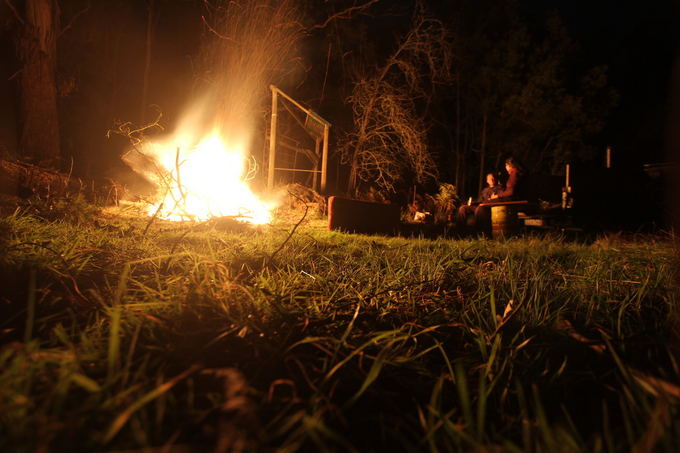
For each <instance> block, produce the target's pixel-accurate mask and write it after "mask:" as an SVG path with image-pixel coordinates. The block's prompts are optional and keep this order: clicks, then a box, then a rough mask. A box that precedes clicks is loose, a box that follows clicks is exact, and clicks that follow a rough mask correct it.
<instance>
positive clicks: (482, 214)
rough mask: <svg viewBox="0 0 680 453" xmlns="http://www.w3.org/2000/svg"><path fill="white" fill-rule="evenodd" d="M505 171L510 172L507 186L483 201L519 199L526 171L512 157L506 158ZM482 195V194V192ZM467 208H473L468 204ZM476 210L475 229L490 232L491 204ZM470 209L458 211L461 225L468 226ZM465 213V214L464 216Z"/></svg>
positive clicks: (475, 208)
mask: <svg viewBox="0 0 680 453" xmlns="http://www.w3.org/2000/svg"><path fill="white" fill-rule="evenodd" d="M505 171H507V172H508V180H507V181H506V183H505V187H503V188H502V189H501V190H498V191H495V192H494V193H492V194H491V195H490V196H489V200H484V201H482V203H484V202H485V201H486V202H493V201H510V200H515V199H517V197H518V195H519V193H520V190H519V189H520V187H521V185H520V181H521V178H522V175H524V171H523V170H522V167H521V166H520V165H519V163H518V162H517V161H516V160H515V159H514V158H512V157H508V158H507V159H505ZM480 195H481V194H480ZM467 208H471V206H468V207H467ZM473 210H474V219H475V220H474V225H475V229H477V230H478V231H481V232H484V233H490V230H491V208H490V207H489V206H476V207H474V208H473ZM469 212H470V211H469V210H465V212H463V209H462V208H461V210H460V211H459V212H458V219H457V220H459V221H460V222H461V223H460V225H461V227H463V228H464V227H466V226H467V216H468V214H469ZM463 214H464V215H465V216H464V217H462V216H463Z"/></svg>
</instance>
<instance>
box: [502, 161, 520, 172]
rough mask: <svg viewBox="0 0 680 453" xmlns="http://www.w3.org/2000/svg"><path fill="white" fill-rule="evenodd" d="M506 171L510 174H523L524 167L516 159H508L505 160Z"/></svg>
mask: <svg viewBox="0 0 680 453" xmlns="http://www.w3.org/2000/svg"><path fill="white" fill-rule="evenodd" d="M505 170H506V171H507V172H508V173H509V174H513V173H521V171H522V167H521V166H520V165H519V163H518V162H517V161H516V160H515V159H514V158H512V157H508V158H507V159H505Z"/></svg>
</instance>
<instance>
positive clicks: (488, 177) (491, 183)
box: [486, 173, 496, 187]
mask: <svg viewBox="0 0 680 453" xmlns="http://www.w3.org/2000/svg"><path fill="white" fill-rule="evenodd" d="M486 183H487V184H488V185H489V187H493V186H495V185H496V176H494V174H493V173H487V174H486Z"/></svg>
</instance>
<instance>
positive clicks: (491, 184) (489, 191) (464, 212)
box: [456, 173, 503, 226]
mask: <svg viewBox="0 0 680 453" xmlns="http://www.w3.org/2000/svg"><path fill="white" fill-rule="evenodd" d="M486 184H487V186H486V187H485V188H483V189H482V191H481V192H479V196H478V197H477V199H476V200H475V202H474V204H475V205H477V204H479V203H484V202H485V201H490V200H492V197H493V196H494V195H495V194H497V193H498V192H501V191H502V190H503V186H501V185H500V184H499V183H498V181H497V180H496V176H495V175H494V174H493V173H487V175H486ZM470 203H471V202H468V204H467V205H463V206H461V207H460V208H459V209H458V216H457V217H456V223H458V224H460V225H461V226H466V225H467V221H468V217H470V216H472V215H473V214H474V213H475V209H476V206H473V205H471V204H470Z"/></svg>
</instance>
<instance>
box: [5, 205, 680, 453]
mask: <svg viewBox="0 0 680 453" xmlns="http://www.w3.org/2000/svg"><path fill="white" fill-rule="evenodd" d="M146 223H147V221H146V220H145V219H142V218H137V217H135V216H128V217H126V216H121V215H112V214H108V215H102V216H94V217H91V218H87V219H84V218H78V219H71V220H45V219H40V218H37V217H33V216H31V215H28V214H26V213H21V212H17V213H15V214H14V215H12V216H9V217H6V218H3V219H0V279H1V280H2V282H3V283H2V287H1V288H2V289H0V310H1V312H0V320H1V321H0V322H1V324H0V422H1V424H0V449H1V450H2V451H38V450H39V449H43V450H40V451H91V450H97V451H101V450H126V449H141V448H143V447H149V446H154V447H161V446H170V445H181V446H182V447H183V450H182V451H197V452H198V451H240V450H268V449H278V450H281V451H296V450H311V451H324V450H330V451H337V450H340V451H388V450H400V451H401V450H408V451H413V450H429V451H457V450H458V451H475V450H484V451H536V452H553V451H574V452H576V451H611V452H613V451H631V449H637V450H635V451H651V450H652V449H656V450H658V451H668V452H675V451H680V417H678V413H679V405H678V401H679V399H680V393H679V392H678V387H677V385H680V379H679V378H678V376H679V375H680V373H678V364H677V363H676V361H675V360H674V356H673V348H672V347H671V346H672V341H671V340H672V338H673V336H674V332H673V329H674V328H675V324H676V323H675V321H676V320H677V319H678V309H677V307H676V294H675V292H674V288H673V269H674V267H673V253H672V250H671V248H670V246H671V244H670V241H667V240H665V239H663V238H654V237H644V238H636V239H635V240H630V239H624V238H620V237H616V236H610V237H603V238H601V239H599V240H597V241H595V242H594V243H591V244H579V243H570V242H566V241H564V240H562V239H560V238H558V237H548V238H519V239H513V240H509V241H490V240H478V239H467V240H452V239H439V240H425V239H406V238H383V237H367V236H356V235H346V234H341V233H329V232H326V231H323V230H321V229H319V228H314V227H312V226H310V225H308V224H302V225H301V226H300V228H298V229H297V230H296V231H295V232H294V234H292V235H290V232H291V229H292V227H293V225H290V224H280V225H273V226H268V227H257V228H251V227H246V226H243V225H241V224H236V223H234V222H229V221H226V220H225V221H221V222H212V223H208V224H201V225H187V224H184V225H181V224H170V223H162V222H155V223H154V224H153V225H151V228H150V229H149V230H148V231H147V232H146V234H144V230H145V226H146ZM676 352H677V351H676ZM656 450H655V451H656ZM154 451H155V450H154ZM157 451H163V450H160V449H159V450H157ZM164 451H172V450H171V449H170V448H168V449H166V450H164Z"/></svg>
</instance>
